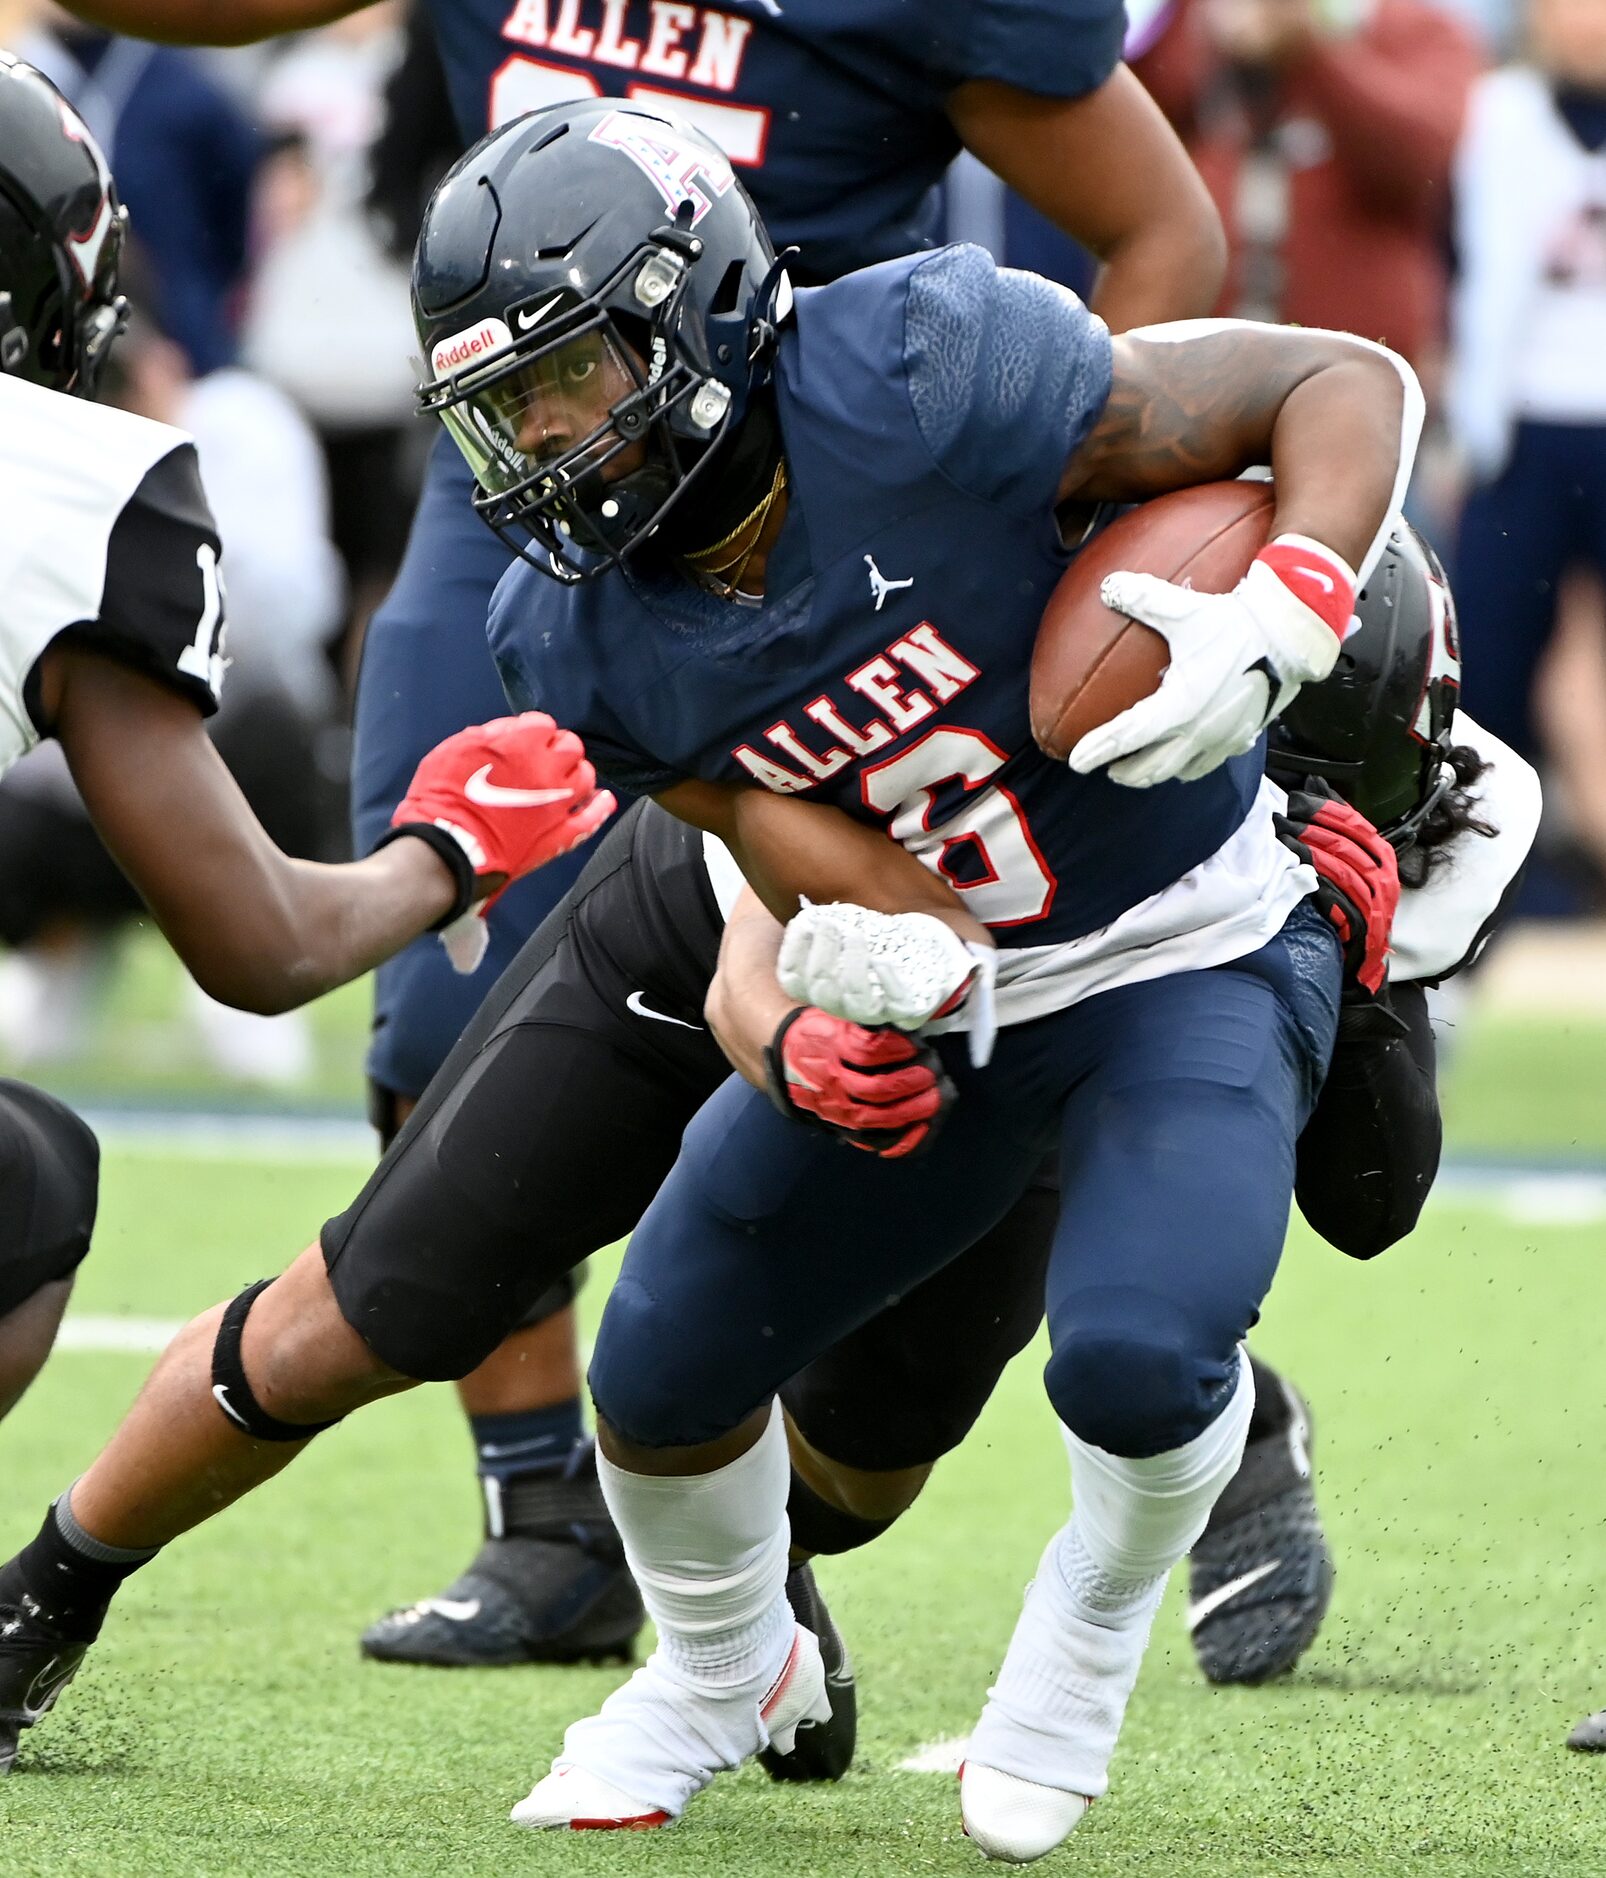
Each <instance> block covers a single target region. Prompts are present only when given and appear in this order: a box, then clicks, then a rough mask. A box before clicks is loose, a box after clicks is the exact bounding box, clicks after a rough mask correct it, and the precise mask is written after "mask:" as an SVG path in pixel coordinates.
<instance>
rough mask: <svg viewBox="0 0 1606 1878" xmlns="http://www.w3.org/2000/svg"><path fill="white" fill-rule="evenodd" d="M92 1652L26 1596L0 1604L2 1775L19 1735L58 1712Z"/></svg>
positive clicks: (9, 1764)
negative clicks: (61, 1699) (63, 1696)
mask: <svg viewBox="0 0 1606 1878" xmlns="http://www.w3.org/2000/svg"><path fill="white" fill-rule="evenodd" d="M88 1648H89V1645H88V1644H87V1643H78V1642H74V1641H73V1640H72V1639H71V1638H68V1637H64V1636H63V1635H62V1634H61V1632H60V1631H59V1630H57V1629H56V1628H55V1627H54V1626H53V1625H52V1624H49V1623H47V1622H46V1621H45V1619H44V1617H43V1615H42V1614H41V1612H40V1609H39V1606H38V1605H37V1604H36V1603H35V1602H34V1600H33V1599H32V1598H31V1597H29V1596H28V1594H27V1593H26V1592H24V1593H23V1594H22V1596H21V1598H20V1599H18V1600H17V1601H16V1602H14V1603H9V1604H0V1774H9V1773H10V1772H11V1769H12V1768H13V1766H14V1765H15V1764H16V1759H17V1738H18V1736H19V1735H20V1734H21V1732H22V1730H23V1729H24V1728H31V1727H32V1726H33V1725H34V1723H35V1722H36V1721H39V1720H41V1719H42V1718H43V1717H44V1716H46V1715H48V1714H49V1713H50V1711H51V1709H53V1708H54V1707H55V1705H56V1699H57V1697H58V1696H59V1695H60V1694H61V1692H62V1690H63V1689H65V1688H66V1686H67V1685H68V1683H69V1682H71V1681H72V1679H73V1677H74V1676H76V1675H77V1673H78V1665H79V1664H80V1663H81V1662H82V1661H83V1660H84V1652H85V1651H86V1650H87V1649H88Z"/></svg>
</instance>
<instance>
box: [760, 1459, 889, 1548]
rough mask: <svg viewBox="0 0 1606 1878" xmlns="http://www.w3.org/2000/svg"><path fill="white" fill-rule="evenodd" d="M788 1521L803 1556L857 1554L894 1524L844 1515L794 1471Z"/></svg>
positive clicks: (787, 1513)
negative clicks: (863, 1546) (804, 1553)
mask: <svg viewBox="0 0 1606 1878" xmlns="http://www.w3.org/2000/svg"><path fill="white" fill-rule="evenodd" d="M786 1517H787V1519H788V1520H789V1521H790V1523H791V1527H792V1543H793V1545H795V1546H796V1547H797V1548H798V1550H799V1551H800V1552H815V1553H819V1552H824V1553H835V1552H853V1551H857V1549H858V1548H859V1547H860V1546H861V1545H868V1544H869V1543H870V1541H871V1540H872V1539H878V1538H880V1536H881V1534H882V1533H884V1532H885V1531H886V1529H887V1528H888V1527H889V1526H890V1525H892V1524H893V1523H894V1522H893V1521H892V1520H890V1519H860V1518H859V1517H858V1516H857V1515H856V1514H854V1513H844V1512H843V1511H842V1509H841V1508H840V1507H839V1506H833V1505H832V1504H831V1502H830V1501H829V1500H822V1499H821V1498H820V1496H819V1495H818V1494H817V1493H816V1492H815V1491H814V1489H813V1488H812V1487H811V1486H810V1485H809V1483H808V1482H807V1481H806V1480H805V1479H804V1478H803V1477H802V1475H801V1474H799V1472H798V1471H797V1469H796V1468H795V1467H794V1468H793V1469H792V1484H791V1486H790V1487H789V1488H788V1489H787V1494H786Z"/></svg>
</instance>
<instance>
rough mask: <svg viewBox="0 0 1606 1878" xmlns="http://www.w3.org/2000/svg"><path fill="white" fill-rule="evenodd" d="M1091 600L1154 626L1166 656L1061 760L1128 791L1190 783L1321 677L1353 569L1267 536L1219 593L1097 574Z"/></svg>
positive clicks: (1345, 607)
mask: <svg viewBox="0 0 1606 1878" xmlns="http://www.w3.org/2000/svg"><path fill="white" fill-rule="evenodd" d="M1099 594H1100V598H1101V599H1102V600H1103V601H1104V604H1105V605H1106V606H1107V607H1109V608H1110V609H1111V611H1112V612H1116V613H1126V614H1130V615H1131V617H1132V618H1133V619H1137V620H1142V622H1143V623H1144V625H1146V626H1152V627H1153V628H1154V630H1155V631H1156V632H1157V633H1160V634H1161V635H1162V636H1163V637H1164V639H1165V641H1166V643H1167V645H1169V646H1170V648H1171V663H1170V665H1169V666H1168V667H1167V668H1166V671H1165V674H1164V676H1163V677H1162V678H1161V680H1160V686H1159V689H1158V690H1157V691H1155V692H1154V693H1153V694H1152V695H1151V696H1149V697H1147V698H1143V699H1141V700H1140V701H1139V702H1138V703H1137V704H1134V705H1133V706H1132V707H1131V708H1130V709H1129V710H1125V711H1122V712H1121V713H1120V715H1119V716H1117V717H1113V718H1111V720H1110V721H1109V723H1107V724H1103V725H1101V726H1100V727H1099V728H1098V729H1097V730H1090V731H1089V732H1088V734H1087V735H1086V736H1085V737H1083V738H1082V740H1081V742H1080V743H1078V744H1077V746H1076V748H1075V749H1074V750H1072V752H1071V756H1070V764H1071V768H1072V769H1074V770H1076V771H1077V772H1078V773H1079V774H1080V775H1083V776H1086V775H1088V774H1089V773H1090V772H1091V771H1093V770H1096V769H1099V768H1101V767H1102V766H1103V765H1104V764H1106V763H1108V764H1109V766H1110V776H1111V778H1112V780H1114V781H1115V782H1118V783H1126V784H1127V785H1128V786H1129V787H1131V788H1134V789H1147V788H1149V787H1150V786H1151V785H1152V784H1154V783H1162V782H1170V781H1171V780H1172V779H1173V778H1174V777H1175V778H1180V779H1181V780H1182V781H1183V782H1193V781H1195V780H1196V779H1197V778H1198V777H1200V776H1206V775H1208V774H1209V773H1210V771H1211V770H1213V769H1215V768H1216V767H1217V765H1218V764H1221V763H1224V762H1226V760H1227V758H1228V757H1232V756H1238V755H1241V754H1242V752H1243V751H1245V750H1247V749H1249V748H1250V747H1251V745H1252V744H1253V743H1254V741H1255V739H1256V738H1257V737H1258V736H1259V735H1260V733H1261V731H1262V730H1264V729H1265V727H1266V725H1267V724H1268V723H1269V722H1270V720H1271V719H1272V718H1273V717H1275V716H1276V715H1277V713H1278V712H1279V711H1282V710H1284V709H1286V707H1287V706H1288V704H1289V703H1290V702H1291V701H1292V699H1293V697H1294V694H1295V693H1296V692H1297V691H1298V690H1299V687H1300V686H1301V685H1303V684H1308V683H1309V682H1310V681H1311V680H1313V679H1320V678H1325V677H1326V676H1327V674H1328V673H1329V672H1330V671H1331V670H1332V669H1333V664H1334V661H1335V660H1336V659H1337V657H1338V648H1339V645H1340V644H1341V643H1342V641H1343V639H1344V636H1345V634H1346V633H1347V632H1348V631H1349V628H1350V623H1351V619H1352V615H1353V613H1354V608H1355V576H1354V574H1353V572H1352V571H1351V569H1350V568H1349V566H1348V564H1347V563H1346V562H1345V561H1344V560H1342V559H1341V558H1340V556H1338V555H1336V554H1335V553H1334V552H1333V551H1332V549H1331V548H1325V547H1323V546H1322V544H1321V543H1320V542H1318V541H1311V540H1310V539H1308V538H1307V537H1306V536H1304V535H1279V536H1278V537H1277V539H1276V540H1275V541H1273V542H1270V543H1269V544H1268V545H1267V546H1266V547H1265V548H1263V549H1262V550H1261V552H1260V553H1259V554H1258V555H1257V556H1256V557H1255V559H1254V561H1252V562H1251V563H1250V567H1249V572H1248V573H1247V574H1246V575H1245V576H1244V578H1243V579H1242V580H1241V581H1239V583H1238V585H1237V586H1236V587H1235V588H1234V589H1233V590H1232V592H1231V593H1220V594H1211V593H1195V592H1193V590H1192V589H1191V588H1188V587H1178V586H1174V585H1173V584H1172V583H1171V582H1170V581H1168V580H1160V579H1158V578H1157V577H1156V576H1155V575H1153V574H1131V573H1115V574H1111V575H1109V576H1107V577H1106V579H1105V581H1104V584H1103V586H1102V587H1101V588H1100V589H1099Z"/></svg>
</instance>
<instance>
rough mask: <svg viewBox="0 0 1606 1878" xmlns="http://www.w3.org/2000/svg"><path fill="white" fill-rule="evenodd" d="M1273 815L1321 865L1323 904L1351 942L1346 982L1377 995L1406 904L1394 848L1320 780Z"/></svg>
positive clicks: (1283, 832)
mask: <svg viewBox="0 0 1606 1878" xmlns="http://www.w3.org/2000/svg"><path fill="white" fill-rule="evenodd" d="M1274 819H1275V821H1276V824H1277V833H1278V834H1279V835H1280V836H1281V837H1282V839H1283V841H1284V842H1285V843H1286V844H1287V845H1288V846H1289V847H1290V848H1292V849H1293V850H1294V852H1295V853H1296V854H1297V855H1298V856H1299V858H1300V859H1301V860H1302V861H1305V862H1306V863H1308V864H1309V865H1310V866H1311V867H1314V868H1315V870H1316V876H1317V881H1318V883H1319V884H1318V886H1317V890H1316V904H1317V905H1318V906H1319V907H1320V908H1321V910H1322V911H1323V912H1324V913H1325V914H1326V915H1327V917H1328V918H1329V919H1330V920H1331V921H1332V922H1333V925H1334V926H1335V928H1336V929H1337V931H1338V936H1339V938H1340V939H1342V940H1343V942H1344V974H1345V977H1346V979H1349V980H1352V981H1353V982H1354V983H1355V984H1357V985H1359V986H1360V988H1361V989H1362V990H1363V991H1365V992H1366V993H1368V994H1369V995H1370V996H1372V997H1376V996H1377V994H1378V992H1380V991H1381V990H1382V989H1383V981H1384V979H1385V977H1386V976H1387V974H1388V950H1389V934H1390V932H1391V931H1392V929H1393V926H1394V915H1395V913H1396V911H1397V910H1398V908H1399V904H1400V865H1399V861H1398V860H1397V859H1396V857H1395V853H1394V850H1393V849H1392V848H1391V847H1390V846H1389V844H1388V843H1387V842H1386V841H1385V840H1384V839H1383V837H1382V836H1381V835H1380V834H1379V833H1378V832H1377V830H1376V829H1375V828H1374V827H1373V826H1372V824H1371V823H1370V822H1369V821H1368V820H1367V819H1366V817H1365V816H1364V815H1363V814H1362V813H1361V812H1360V810H1359V809H1355V808H1351V807H1350V805H1349V803H1347V802H1344V801H1341V800H1340V799H1339V798H1338V797H1337V796H1336V795H1334V794H1333V793H1332V791H1331V790H1330V789H1329V788H1328V787H1327V785H1326V784H1325V783H1321V782H1318V781H1317V780H1316V779H1315V778H1311V779H1309V780H1308V781H1307V783H1306V786H1305V787H1304V788H1303V789H1295V790H1293V791H1291V792H1290V794H1289V797H1288V813H1287V814H1286V815H1278V816H1276V817H1275V818H1274Z"/></svg>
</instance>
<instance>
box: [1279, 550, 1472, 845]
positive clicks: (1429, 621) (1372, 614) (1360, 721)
mask: <svg viewBox="0 0 1606 1878" xmlns="http://www.w3.org/2000/svg"><path fill="white" fill-rule="evenodd" d="M1355 614H1356V617H1357V619H1358V620H1359V621H1360V627H1359V629H1358V630H1357V631H1355V632H1353V633H1351V635H1350V636H1349V638H1348V639H1346V640H1345V641H1344V646H1343V650H1342V651H1341V652H1340V653H1339V655H1338V663H1337V664H1336V665H1335V666H1334V668H1333V672H1332V675H1331V676H1330V677H1328V678H1325V679H1323V680H1322V682H1321V683H1320V684H1319V685H1307V686H1305V688H1304V689H1303V690H1302V691H1301V692H1300V693H1299V695H1298V696H1297V697H1296V698H1295V699H1294V701H1293V703H1292V704H1291V705H1290V706H1289V707H1288V709H1287V710H1286V711H1284V712H1283V714H1282V716H1281V717H1280V718H1279V719H1278V720H1277V722H1276V723H1275V724H1274V725H1273V726H1272V728H1271V739H1270V748H1269V750H1268V753H1267V768H1268V769H1269V770H1270V771H1271V774H1272V776H1273V778H1274V779H1275V780H1276V781H1278V782H1280V783H1283V784H1285V785H1286V786H1287V787H1290V788H1293V787H1297V786H1298V784H1299V781H1300V779H1301V778H1303V777H1305V776H1320V777H1321V778H1322V779H1323V780H1324V781H1325V782H1328V783H1330V784H1331V785H1332V787H1333V788H1334V789H1336V790H1337V791H1338V793H1339V794H1340V795H1341V796H1342V797H1343V798H1344V800H1345V801H1346V802H1350V803H1353V804H1354V806H1355V807H1356V808H1358V809H1359V810H1360V811H1361V813H1362V814H1363V815H1364V816H1365V817H1366V819H1367V820H1368V821H1369V822H1371V823H1372V825H1373V826H1374V827H1375V828H1376V829H1377V830H1378V831H1379V832H1380V833H1381V834H1383V835H1384V836H1386V837H1387V839H1388V840H1389V841H1390V842H1392V843H1393V845H1394V846H1395V847H1396V848H1406V847H1409V846H1410V844H1411V842H1412V841H1413V840H1415V838H1416V834H1417V831H1418V829H1420V827H1421V826H1422V824H1423V822H1424V821H1425V820H1426V819H1427V817H1428V814H1429V813H1430V811H1431V810H1432V809H1433V808H1434V807H1435V805H1436V804H1437V803H1438V802H1439V800H1440V798H1441V797H1442V796H1443V795H1444V793H1445V791H1446V790H1448V789H1449V788H1450V787H1451V785H1452V784H1453V782H1454V780H1455V775H1454V772H1453V770H1452V769H1451V768H1450V765H1449V755H1450V745H1451V743H1452V742H1453V738H1452V736H1451V726H1452V725H1453V723H1454V720H1455V710H1456V702H1457V699H1458V698H1459V696H1460V692H1461V644H1460V639H1459V637H1458V635H1457V632H1456V619H1455V600H1454V598H1453V597H1452V595H1451V593H1450V583H1449V581H1448V580H1447V579H1446V578H1445V572H1444V569H1443V567H1442V566H1441V565H1440V563H1439V557H1438V556H1437V555H1436V554H1435V553H1434V552H1433V550H1432V548H1430V547H1429V546H1428V544H1427V542H1426V541H1424V540H1423V538H1422V537H1421V536H1420V535H1419V534H1418V533H1417V532H1416V530H1415V529H1414V528H1412V527H1411V526H1410V525H1409V524H1408V523H1404V522H1402V523H1401V524H1400V526H1399V527H1398V528H1397V529H1396V530H1395V532H1394V533H1393V534H1392V535H1391V536H1390V537H1389V540H1388V544H1387V546H1386V547H1385V548H1384V550H1383V553H1382V555H1381V556H1380V558H1379V560H1378V563H1377V566H1376V567H1375V568H1373V570H1372V573H1371V576H1370V578H1369V579H1368V580H1367V583H1366V585H1365V586H1364V587H1363V588H1362V589H1361V591H1360V593H1359V594H1358V595H1357V596H1356V601H1355Z"/></svg>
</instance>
